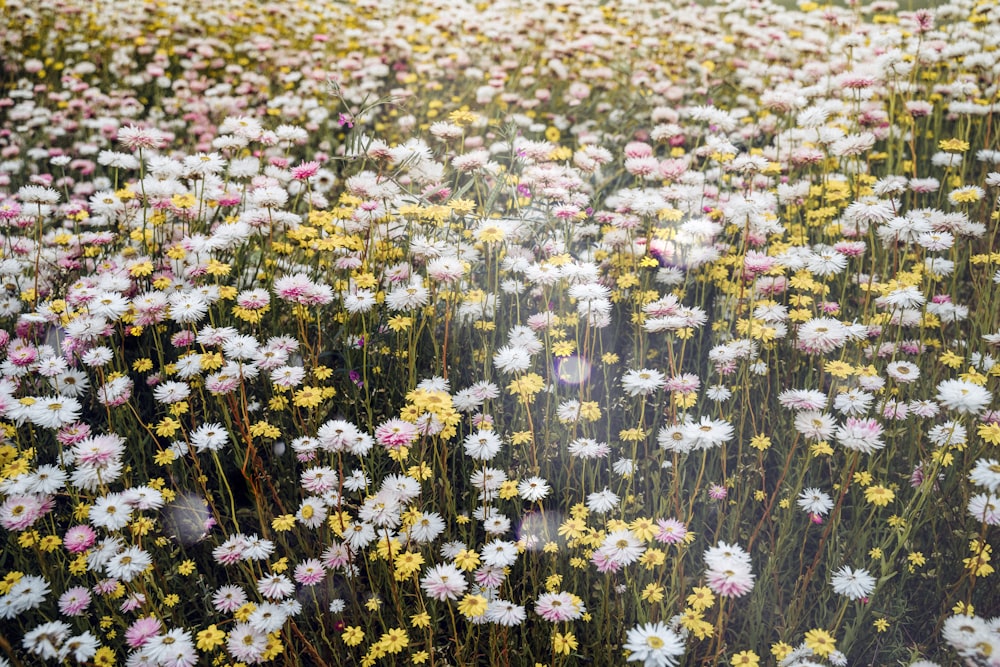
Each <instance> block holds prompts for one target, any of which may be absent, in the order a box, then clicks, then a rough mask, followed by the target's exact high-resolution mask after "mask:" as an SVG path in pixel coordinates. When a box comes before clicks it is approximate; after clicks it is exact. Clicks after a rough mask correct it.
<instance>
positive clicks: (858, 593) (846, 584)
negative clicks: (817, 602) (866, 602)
mask: <svg viewBox="0 0 1000 667" xmlns="http://www.w3.org/2000/svg"><path fill="white" fill-rule="evenodd" d="M830 584H831V585H832V586H833V590H834V592H835V593H837V594H838V595H843V596H846V597H848V598H850V599H851V600H860V599H862V598H867V597H868V596H870V595H871V594H872V591H874V590H875V578H874V577H873V576H871V574H870V573H869V572H868V570H864V569H857V570H855V569H852V568H851V567H848V566H847V565H844V566H843V567H841V568H840V569H839V570H837V571H836V572H834V573H833V578H832V579H831V580H830Z"/></svg>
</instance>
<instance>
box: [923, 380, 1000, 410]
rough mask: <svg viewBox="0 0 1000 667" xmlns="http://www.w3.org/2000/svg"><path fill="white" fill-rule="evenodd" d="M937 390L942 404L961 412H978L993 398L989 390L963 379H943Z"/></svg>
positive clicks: (938, 398)
mask: <svg viewBox="0 0 1000 667" xmlns="http://www.w3.org/2000/svg"><path fill="white" fill-rule="evenodd" d="M937 390H938V393H937V396H936V398H937V400H938V401H939V402H940V403H941V404H942V405H944V406H945V407H946V408H949V409H951V410H955V411H956V412H959V413H962V414H978V413H980V412H982V410H983V409H984V408H985V407H986V406H987V405H989V402H990V401H991V400H993V395H992V394H991V393H990V392H989V390H987V389H984V388H983V387H980V386H979V385H977V384H973V383H971V382H967V381H965V380H943V381H941V382H939V383H938V386H937Z"/></svg>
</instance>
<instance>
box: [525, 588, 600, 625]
mask: <svg viewBox="0 0 1000 667" xmlns="http://www.w3.org/2000/svg"><path fill="white" fill-rule="evenodd" d="M586 611H587V608H586V606H585V605H584V604H583V601H582V600H581V599H580V598H578V597H577V596H575V595H573V594H572V593H567V592H565V591H559V592H557V593H542V594H541V595H539V596H538V599H537V600H536V601H535V613H536V614H538V615H539V616H541V617H542V618H544V619H545V620H546V621H549V622H550V623H562V622H563V621H572V620H575V619H578V618H580V617H581V616H582V615H583V614H584V613H585V612H586Z"/></svg>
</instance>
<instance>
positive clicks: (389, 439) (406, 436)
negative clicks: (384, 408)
mask: <svg viewBox="0 0 1000 667" xmlns="http://www.w3.org/2000/svg"><path fill="white" fill-rule="evenodd" d="M417 436H418V431H417V427H416V426H415V425H413V424H411V423H410V422H407V421H403V420H402V419H390V420H388V421H385V422H383V423H382V424H381V425H380V426H379V427H378V428H376V429H375V440H376V441H377V442H378V444H380V445H382V446H383V447H385V448H386V449H387V450H392V449H399V448H400V447H406V446H408V445H410V444H411V443H412V442H413V441H414V440H416V439H417Z"/></svg>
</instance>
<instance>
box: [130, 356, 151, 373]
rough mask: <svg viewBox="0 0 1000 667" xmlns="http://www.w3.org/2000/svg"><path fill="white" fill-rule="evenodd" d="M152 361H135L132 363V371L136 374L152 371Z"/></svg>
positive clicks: (144, 359)
mask: <svg viewBox="0 0 1000 667" xmlns="http://www.w3.org/2000/svg"><path fill="white" fill-rule="evenodd" d="M152 368H153V360H152V359H146V358H143V359H136V360H135V361H133V362H132V370H134V371H135V372H136V373H145V372H146V371H148V370H152Z"/></svg>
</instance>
